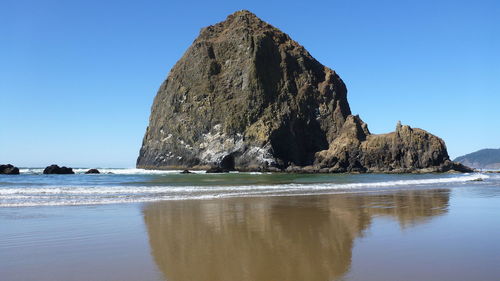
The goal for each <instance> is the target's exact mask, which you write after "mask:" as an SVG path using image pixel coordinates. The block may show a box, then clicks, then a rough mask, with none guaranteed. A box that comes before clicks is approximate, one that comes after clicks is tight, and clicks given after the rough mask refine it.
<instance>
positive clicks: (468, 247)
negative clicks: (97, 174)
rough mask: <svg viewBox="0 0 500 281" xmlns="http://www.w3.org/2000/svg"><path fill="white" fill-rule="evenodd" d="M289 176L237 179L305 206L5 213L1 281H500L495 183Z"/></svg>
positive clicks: (277, 203) (224, 204)
mask: <svg viewBox="0 0 500 281" xmlns="http://www.w3.org/2000/svg"><path fill="white" fill-rule="evenodd" d="M35 176H36V175H35ZM76 176H79V175H76ZM81 176H82V177H83V175H81ZM157 176H158V175H153V176H152V177H149V176H148V177H146V178H147V181H149V182H154V184H152V186H158V182H160V183H163V184H164V185H163V186H165V178H161V177H165V175H159V177H160V178H155V177H157ZM203 176H204V175H203ZM256 176H266V175H256ZM284 176H285V179H283V178H281V179H280V178H279V176H278V178H277V179H274V178H273V179H272V181H275V182H279V183H270V181H271V180H269V179H253V178H252V176H250V175H248V176H247V175H239V177H240V180H241V178H245V177H249V178H251V179H252V180H254V181H258V180H261V181H265V182H264V183H262V184H263V185H269V186H273V185H289V184H297V185H301V186H302V185H304V186H303V187H304V188H305V192H303V193H305V194H308V195H307V196H304V195H296V194H294V193H291V194H290V193H286V194H278V195H279V196H264V195H263V194H259V195H252V196H247V195H242V196H233V197H227V198H215V199H214V198H211V199H204V200H200V199H194V198H186V199H188V200H166V201H165V200H160V201H152V202H142V203H123V204H102V203H101V204H98V205H78V206H71V205H62V204H61V205H59V206H35V207H12V206H10V207H7V206H4V207H0V273H1V278H0V279H1V280H6V281H8V280H12V281H15V280H207V281H209V280H441V281H442V280H498V277H499V276H500V267H499V266H498V264H500V254H499V253H500V235H498V234H500V183H499V181H498V180H497V178H495V177H493V178H492V177H490V178H485V180H484V181H479V182H470V181H457V180H453V181H451V180H439V181H436V179H443V178H445V179H449V178H454V179H456V178H458V177H464V176H468V175H459V176H444V177H443V175H426V176H425V175H424V176H405V175H398V176H390V175H360V176H343V177H338V178H335V177H333V178H332V177H331V176H330V177H324V178H323V177H321V176H319V179H318V178H316V176H314V175H313V176H305V177H304V176H303V175H284ZM224 177H229V178H231V177H233V176H232V175H225V176H222V178H216V176H210V177H208V178H205V179H215V180H214V181H215V182H216V183H213V182H210V181H209V183H208V184H200V185H198V186H205V187H206V186H223V185H226V186H228V185H229V186H231V184H229V183H230V181H229V180H226V179H224ZM268 177H271V176H268ZM93 179H94V180H95V181H97V178H93ZM233 179H234V178H233ZM332 179H333V180H332ZM17 180H20V179H19V178H17ZM57 180H59V181H60V182H61V183H64V180H63V179H61V178H58V179H57ZM72 180H76V179H74V178H73V179H72ZM115 180H116V179H115ZM122 180H123V179H122ZM177 180H178V179H177ZM415 180H417V181H418V183H415ZM422 180H427V182H425V181H424V183H422ZM429 180H432V182H430V181H429ZM0 181H3V178H2V179H1V180H0ZM145 181H146V180H144V181H143V182H145ZM181 181H187V180H185V179H183V180H181ZM203 181H205V180H203ZM203 181H202V182H203ZM241 181H242V182H246V180H241ZM292 181H293V182H292ZM311 181H314V182H313V183H311ZM401 181H404V184H403V183H401ZM409 181H412V184H409ZM221 182H222V183H221ZM394 182H400V183H398V184H395V183H394ZM375 183H377V184H375ZM388 183H389V184H388ZM254 184H255V183H254ZM340 184H342V185H343V187H342V188H340V189H339V188H337V189H332V188H331V186H330V187H329V188H327V189H326V188H325V187H324V186H322V187H321V188H320V190H321V192H320V193H319V194H318V192H317V190H318V189H317V188H316V189H313V188H310V187H307V186H308V185H313V186H316V185H340ZM353 184H360V185H353ZM367 184H368V185H367ZM55 185H57V184H54V182H52V183H49V184H47V185H45V187H46V186H55ZM103 185H105V184H101V185H98V184H97V185H96V184H95V183H93V184H88V186H92V188H96V187H95V186H103ZM142 185H143V186H147V185H146V184H142ZM182 185H184V186H194V185H193V184H192V183H191V182H190V183H188V184H179V186H182ZM244 185H245V186H251V184H248V183H244ZM255 185H257V184H255ZM346 185H350V186H349V187H346ZM39 186H40V185H39ZM67 186H69V185H67ZM82 186H85V184H81V183H80V184H79V187H78V188H82ZM123 186H125V185H123ZM133 186H134V185H133ZM232 186H238V185H234V184H233V185H232ZM136 187H137V186H134V187H133V188H136ZM10 188H14V187H10ZM15 188H18V189H21V188H23V187H21V185H18V186H17V187H15ZM67 188H68V189H69V187H67ZM307 188H309V189H307ZM6 189H8V188H7V187H5V188H4V190H6ZM288 189H289V188H288ZM325 189H326V192H325ZM311 190H312V191H311ZM272 195H276V194H272ZM49 196H50V195H49ZM65 196H69V195H65ZM75 196H77V195H75ZM150 196H152V195H150Z"/></svg>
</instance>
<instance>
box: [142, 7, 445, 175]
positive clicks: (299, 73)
mask: <svg viewBox="0 0 500 281" xmlns="http://www.w3.org/2000/svg"><path fill="white" fill-rule="evenodd" d="M388 152H389V154H388ZM223 159H224V163H234V168H235V169H239V170H283V169H286V168H287V167H294V169H298V168H297V167H309V168H308V169H309V170H314V171H319V170H321V171H330V172H349V171H384V172H385V171H406V170H415V169H424V168H425V169H430V170H432V171H434V170H436V171H438V170H439V171H441V170H447V169H448V170H449V169H451V168H453V167H452V166H453V165H454V164H453V165H452V164H450V163H448V162H449V158H448V154H447V152H446V147H445V145H444V143H443V141H442V140H441V139H439V138H437V137H435V136H432V135H430V134H429V133H427V132H425V131H423V130H418V129H411V128H409V127H408V126H402V127H400V128H398V130H396V132H395V133H391V134H388V135H371V134H370V132H369V131H368V128H367V125H366V124H365V123H363V122H362V121H361V119H360V118H359V117H357V116H352V115H351V110H350V108H349V104H348V102H347V89H346V86H345V85H344V83H343V81H342V80H341V79H340V77H339V76H338V75H337V74H336V73H335V71H333V70H331V69H330V68H328V67H325V66H323V65H322V64H321V63H319V62H318V61H317V60H315V59H314V58H313V57H312V56H311V55H310V54H309V53H308V52H307V51H306V50H305V49H304V47H302V46H301V45H299V44H298V43H297V42H295V41H293V40H292V39H290V37H289V36H288V35H286V34H285V33H283V32H281V31H280V30H278V29H277V28H275V27H273V26H271V25H269V24H268V23H265V22H263V21H262V20H260V19H259V18H257V17H256V16H255V15H254V14H252V13H250V12H248V11H239V12H236V13H234V14H232V15H230V16H228V18H227V19H226V20H225V21H223V22H221V23H218V24H216V25H213V26H209V27H206V28H204V29H202V30H201V32H200V35H199V36H198V38H197V39H196V40H195V41H194V42H193V44H192V45H191V46H190V47H189V49H188V50H187V51H186V53H185V54H184V55H183V57H182V58H181V59H180V60H179V61H178V62H177V63H176V65H175V66H174V67H173V68H172V70H171V71H170V73H169V75H168V77H167V79H166V80H165V81H164V82H163V84H162V85H161V87H160V89H159V91H158V93H157V95H156V98H155V100H154V103H153V107H152V111H151V117H150V122H149V127H148V128H147V130H146V134H145V136H144V140H143V145H142V148H141V151H140V155H139V158H138V160H137V166H138V167H140V168H164V169H169V168H170V169H172V168H207V167H210V166H214V165H220V163H221V161H222V160H223ZM444 164H445V165H444ZM446 165H448V166H449V167H448V166H446ZM445 166H446V167H448V168H446V167H445ZM311 167H312V168H311ZM226 168H228V167H225V169H226ZM229 168H232V167H229Z"/></svg>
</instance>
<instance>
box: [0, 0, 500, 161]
mask: <svg viewBox="0 0 500 281" xmlns="http://www.w3.org/2000/svg"><path fill="white" fill-rule="evenodd" d="M242 9H247V10H250V11H252V12H253V13H255V14H256V15H257V16H259V17H260V18H261V19H263V20H264V21H266V22H268V23H270V24H272V25H274V26H276V27H278V28H279V29H281V30H282V31H284V32H285V33H287V34H289V35H290V36H291V37H292V38H293V39H294V40H296V41H298V42H299V43H300V44H302V45H303V46H304V47H305V48H306V49H307V50H308V51H309V52H310V53H311V54H312V56H314V57H315V58H316V59H317V60H318V61H320V62H321V63H322V64H324V65H326V66H328V67H330V68H332V69H334V70H335V71H336V72H337V73H338V74H339V75H340V77H341V78H342V79H343V80H344V82H345V83H346V85H347V88H348V99H349V103H350V106H351V110H352V112H353V114H359V115H360V117H361V118H362V119H363V121H365V122H367V123H368V127H369V129H370V131H371V132H372V133H386V132H390V131H393V130H394V129H395V127H396V123H397V121H398V120H401V122H402V123H403V124H408V125H410V126H412V127H418V128H423V129H425V130H428V131H429V132H431V133H433V134H436V135H438V136H439V137H441V138H443V139H444V140H445V142H446V144H447V147H448V152H449V154H450V157H451V158H455V157H457V156H460V155H463V154H466V153H470V152H473V151H476V150H479V149H482V148H499V147H500V125H499V123H500V122H499V121H500V17H499V15H500V1H497V0H475V1H472V0H468V1H463V0H453V1H451V0H432V1H430V0H421V1H409V0H408V1H406V0H378V1H360V0H343V1H339V0H330V1H314V0H312V1H297V2H293V1H272V0H266V1H261V0H255V1H236V0H232V1H217V0H212V1H190V0H184V1H107V0H99V1H95V0H86V1H81V0H73V1H66V0H44V1H37V0H31V1H27V0H0V113H1V114H2V122H1V124H0V163H1V164H3V163H12V164H14V165H16V166H20V167H44V166H47V165H50V164H53V163H56V164H60V165H68V166H73V167H134V166H135V161H136V159H137V156H138V154H139V149H140V146H141V142H142V138H143V135H144V132H145V129H146V127H147V124H148V120H149V113H150V108H151V105H152V102H153V98H154V96H155V94H156V91H157V90H158V88H159V86H160V84H161V83H162V81H163V80H164V79H165V78H166V76H167V74H168V72H169V70H170V69H171V68H172V66H173V65H174V64H175V62H176V61H177V60H178V59H179V58H180V57H181V56H182V54H183V53H184V51H185V50H186V49H187V48H188V47H189V46H190V44H191V43H192V42H193V40H194V39H195V38H196V37H197V36H198V34H199V31H200V29H201V28H202V27H205V26H208V25H211V24H215V23H217V22H220V21H223V20H224V19H225V18H226V17H227V15H229V14H231V13H233V12H235V11H237V10H242Z"/></svg>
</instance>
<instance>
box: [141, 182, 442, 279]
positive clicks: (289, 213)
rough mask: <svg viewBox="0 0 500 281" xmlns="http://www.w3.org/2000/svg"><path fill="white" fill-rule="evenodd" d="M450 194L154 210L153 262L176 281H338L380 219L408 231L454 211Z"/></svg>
mask: <svg viewBox="0 0 500 281" xmlns="http://www.w3.org/2000/svg"><path fill="white" fill-rule="evenodd" d="M448 199H449V192H448V191H446V190H429V191H412V192H398V193H394V194H377V195H331V196H321V197H319V196H310V197H268V198H240V199H237V198H235V199H224V200H207V201H177V202H173V201H172V202H159V203H152V204H148V205H146V206H145V208H144V220H145V223H146V226H147V229H148V233H149V240H150V244H151V251H152V254H153V257H154V259H155V261H156V263H157V265H158V267H159V268H160V270H161V271H162V272H163V274H164V277H165V278H166V279H168V280H173V281H177V280H231V281H233V280H263V281H265V280H333V279H336V278H338V277H341V276H342V275H343V274H344V273H346V272H347V271H348V270H349V266H350V263H351V251H352V247H353V243H354V239H355V238H356V237H357V236H360V235H362V233H363V231H364V230H365V229H367V228H368V226H369V225H370V222H371V219H372V217H373V216H375V215H389V216H391V217H392V216H394V217H395V218H396V219H397V220H398V221H399V222H400V223H401V225H402V226H406V225H411V224H414V223H417V222H420V221H424V220H425V219H427V218H430V217H432V216H436V215H439V214H442V213H444V212H446V210H447V206H448Z"/></svg>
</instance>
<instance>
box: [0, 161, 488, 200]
mask: <svg viewBox="0 0 500 281" xmlns="http://www.w3.org/2000/svg"><path fill="white" fill-rule="evenodd" d="M127 170H128V172H130V170H139V169H127ZM140 172H142V170H141V171H140ZM148 172H149V171H148ZM162 172H167V171H162ZM168 172H170V173H171V171H168ZM488 178H490V177H489V176H488V175H485V174H466V175H460V176H452V177H449V176H448V177H438V178H427V179H402V180H391V181H380V182H363V183H361V182H359V183H307V184H298V183H289V184H263V185H229V186H226V185H215V186H200V185H187V186H161V185H156V186H144V185H143V186H141V185H132V186H123V185H116V186H109V185H107V186H106V185H105V186H102V185H92V186H79V185H65V186H61V185H46V186H37V187H34V186H33V185H26V186H12V187H2V188H0V207H22V206H56V205H93V204H115V203H133V202H151V201H158V200H186V199H211V198H225V197H246V196H283V195H306V194H328V193H341V192H353V191H368V190H388V189H395V188H396V189H408V188H418V187H425V186H429V187H446V186H449V185H450V184H454V185H456V184H460V183H467V182H471V181H473V180H486V179H488Z"/></svg>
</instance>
